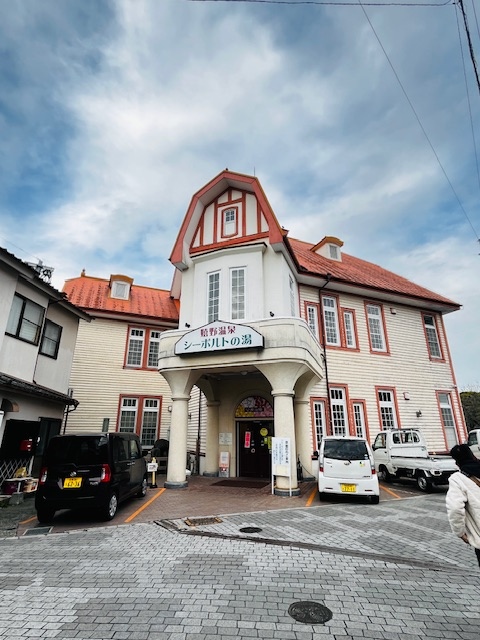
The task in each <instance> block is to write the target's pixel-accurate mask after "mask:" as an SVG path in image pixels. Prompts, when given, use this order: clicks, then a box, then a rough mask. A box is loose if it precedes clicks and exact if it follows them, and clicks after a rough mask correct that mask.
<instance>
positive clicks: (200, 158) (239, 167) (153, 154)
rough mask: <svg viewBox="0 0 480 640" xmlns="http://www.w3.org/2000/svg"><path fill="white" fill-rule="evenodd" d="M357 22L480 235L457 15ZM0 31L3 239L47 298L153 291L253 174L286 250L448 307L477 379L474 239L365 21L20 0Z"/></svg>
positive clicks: (464, 366) (231, 7) (286, 11)
mask: <svg viewBox="0 0 480 640" xmlns="http://www.w3.org/2000/svg"><path fill="white" fill-rule="evenodd" d="M448 9H450V8H448ZM366 11H367V13H368V15H369V17H370V20H371V22H372V24H373V26H374V27H375V30H376V31H377V34H378V35H379V37H380V39H381V41H382V44H383V45H384V47H385V50H386V51H387V53H388V55H389V57H390V60H391V61H392V63H393V64H394V66H395V69H396V71H397V73H398V75H399V77H400V79H401V81H402V84H403V87H404V88H405V91H406V92H407V93H408V95H409V97H410V99H411V100H412V101H413V103H414V104H415V108H416V111H417V113H418V114H419V117H420V118H421V120H422V123H423V125H424V127H425V130H426V132H427V134H428V136H429V138H430V140H431V141H432V142H433V144H434V146H435V149H436V151H437V152H438V155H439V157H440V159H441V161H442V164H443V166H444V167H445V169H446V171H447V172H448V175H449V177H450V178H451V180H452V182H453V184H455V187H456V189H457V190H458V193H459V195H460V197H461V200H462V202H463V203H464V205H465V206H466V207H467V210H468V211H469V212H470V211H472V210H473V211H475V213H476V215H475V216H474V219H473V222H474V224H476V225H477V226H478V225H479V218H478V211H477V209H474V208H473V207H474V204H472V203H475V202H478V180H477V177H476V176H475V167H474V162H473V160H472V157H473V156H472V140H471V131H470V125H469V120H468V111H467V107H466V99H465V89H464V86H463V69H462V66H461V61H460V57H459V50H458V35H457V27H456V23H455V21H454V20H453V16H452V12H451V11H449V12H448V13H447V11H445V10H442V9H435V8H431V9H428V8H415V9H413V8H400V7H396V8H392V7H383V8H380V7H377V8H373V7H367V8H366ZM3 18H4V19H3V25H0V38H1V41H2V46H3V50H4V51H5V52H6V56H5V58H4V59H5V60H8V64H4V65H3V66H2V64H1V63H0V88H2V89H3V91H2V94H3V96H5V97H4V98H3V102H2V101H0V135H2V139H3V141H4V142H3V145H2V146H3V148H4V149H5V151H6V152H7V155H8V160H6V159H5V155H4V156H3V161H2V159H0V216H1V217H0V221H1V227H0V237H1V238H0V244H5V243H4V241H3V238H6V239H7V240H8V241H9V242H10V243H11V244H10V245H6V246H7V248H9V249H10V250H13V251H14V253H16V254H17V255H19V257H25V258H27V259H31V256H32V254H33V255H36V256H39V257H40V258H42V259H43V260H44V262H46V263H48V264H49V265H53V266H55V268H56V271H55V275H54V278H55V280H54V283H55V285H56V286H59V287H61V286H62V283H63V280H65V279H66V278H70V277H74V276H76V275H78V274H79V273H80V271H81V269H82V268H86V270H87V273H89V274H91V275H97V276H99V277H108V276H109V275H110V273H114V272H123V273H126V274H128V275H131V276H132V277H134V278H135V282H137V283H138V284H145V285H152V286H161V287H165V288H168V287H169V286H170V283H171V278H172V275H173V270H172V267H171V265H170V264H169V262H168V256H169V255H170V251H171V248H172V246H173V242H174V240H175V238H176V235H177V232H178V228H179V225H180V222H181V220H182V218H183V215H184V213H185V211H186V209H187V207H188V204H189V201H190V198H191V196H192V195H193V193H194V192H195V191H196V190H197V189H199V188H200V187H202V186H203V185H204V184H205V183H206V182H208V181H209V180H210V179H211V178H212V177H214V176H215V175H217V174H218V173H219V172H220V171H221V170H222V169H223V168H225V167H228V168H230V169H232V170H234V171H240V172H243V173H250V174H253V173H254V172H255V173H256V175H257V176H258V177H259V179H260V180H261V182H262V186H263V187H264V190H265V192H266V195H267V197H268V199H269V200H270V202H271V204H272V206H273V208H274V211H275V213H276V215H277V217H278V219H279V221H280V223H281V224H282V225H284V226H285V227H286V228H288V229H290V233H291V235H292V236H294V237H298V238H301V239H314V240H320V239H321V238H322V237H323V236H324V235H337V236H339V237H340V238H341V239H342V240H344V241H345V247H344V248H345V251H347V252H348V253H352V254H354V255H358V256H359V257H362V258H364V259H367V260H370V261H372V262H376V263H378V264H381V265H382V266H385V267H386V268H389V269H392V270H394V271H397V272H399V273H401V274H402V275H405V276H407V277H411V279H413V280H415V281H417V282H419V284H423V285H425V286H429V287H430V288H432V289H434V290H436V291H439V292H440V293H442V294H444V295H446V296H449V297H452V298H454V299H455V300H458V301H459V302H461V303H463V304H464V308H463V310H462V311H461V312H459V313H456V314H452V316H451V317H448V318H447V326H448V328H449V329H450V327H451V329H450V340H451V343H452V352H453V356H454V360H455V363H456V365H457V370H458V371H459V379H461V382H462V383H463V384H468V383H469V382H471V381H472V379H474V380H477V379H478V378H480V374H478V375H477V374H476V364H475V362H474V360H475V358H474V354H477V355H478V354H479V353H480V344H479V341H478V339H477V337H476V333H475V330H474V325H475V320H476V317H477V315H478V313H480V303H479V300H478V296H477V295H476V284H475V281H476V279H475V274H476V269H477V260H478V256H477V253H478V247H477V246H475V234H474V233H473V232H472V230H471V228H469V224H468V223H467V221H466V219H465V216H464V215H463V212H462V211H461V208H460V207H459V205H458V202H457V201H456V198H455V196H454V195H453V194H452V191H451V189H450V187H449V185H448V183H447V181H446V180H445V177H444V175H443V173H442V170H441V169H440V167H439V164H438V162H437V160H436V158H435V156H434V154H433V153H432V150H431V149H430V147H429V144H428V142H427V141H426V139H425V136H424V134H423V133H422V131H421V129H420V127H419V126H418V123H417V121H416V118H415V116H414V114H413V112H412V110H411V109H410V107H409V105H408V102H407V100H406V98H405V95H404V93H403V91H402V89H401V87H400V86H399V84H398V82H397V80H396V78H395V76H394V74H393V72H392V70H391V68H390V66H389V63H388V61H387V60H386V58H385V56H384V54H383V52H382V51H381V48H380V46H379V44H378V42H377V40H376V38H375V36H374V34H373V31H372V29H371V28H370V26H369V24H368V22H367V21H366V19H365V17H364V15H363V12H362V9H361V8H360V7H330V8H328V9H324V8H320V7H312V6H306V5H299V6H297V7H295V6H293V5H288V6H283V7H281V6H278V5H263V6H261V5H254V4H253V3H245V4H242V3H194V2H186V1H182V0H162V1H161V2H157V1H154V0H152V1H150V0H136V1H135V2H132V1H130V0H118V1H117V2H111V3H101V4H97V3H95V2H82V1H81V0H72V1H71V2H69V3H60V4H59V3H58V2H52V1H49V0H44V2H42V3H38V4H32V3H29V2H22V1H21V0H20V1H19V2H17V3H15V4H13V5H11V6H10V5H9V11H8V12H5V15H4V17H3ZM473 117H474V121H475V123H476V124H477V125H478V123H479V109H478V104H475V105H474V109H473ZM477 129H478V126H477ZM19 218H21V219H22V220H23V221H24V222H23V224H22V225H18V219H19ZM26 229H27V230H28V231H27V232H26ZM14 247H21V248H22V249H23V250H24V252H25V255H23V254H22V252H20V251H18V250H17V249H15V248H14Z"/></svg>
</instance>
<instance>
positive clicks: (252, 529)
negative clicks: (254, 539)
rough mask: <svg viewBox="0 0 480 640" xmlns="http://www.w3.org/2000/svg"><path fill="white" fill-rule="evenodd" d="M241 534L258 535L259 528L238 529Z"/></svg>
mask: <svg viewBox="0 0 480 640" xmlns="http://www.w3.org/2000/svg"><path fill="white" fill-rule="evenodd" d="M240 531H241V532H242V533H260V531H261V529H260V527H242V528H241V529H240Z"/></svg>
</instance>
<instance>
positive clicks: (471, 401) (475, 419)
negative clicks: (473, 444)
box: [460, 391, 480, 431]
mask: <svg viewBox="0 0 480 640" xmlns="http://www.w3.org/2000/svg"><path fill="white" fill-rule="evenodd" d="M460 400H461V401H462V407H463V413H464V415H465V422H466V423H467V429H468V430H469V431H470V430H471V429H479V428H480V393H478V392H477V391H462V392H461V393H460Z"/></svg>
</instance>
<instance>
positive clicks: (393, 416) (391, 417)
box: [375, 387, 401, 431]
mask: <svg viewBox="0 0 480 640" xmlns="http://www.w3.org/2000/svg"><path fill="white" fill-rule="evenodd" d="M375 391H376V395H377V408H378V418H379V424H380V429H381V430H382V431H386V430H387V429H400V427H401V425H400V415H399V413H398V402H397V394H396V391H395V389H394V388H393V387H375Z"/></svg>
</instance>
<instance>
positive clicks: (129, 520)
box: [125, 487, 165, 522]
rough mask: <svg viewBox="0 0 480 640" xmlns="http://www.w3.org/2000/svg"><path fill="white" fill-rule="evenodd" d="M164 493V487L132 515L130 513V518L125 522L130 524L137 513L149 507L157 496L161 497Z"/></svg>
mask: <svg viewBox="0 0 480 640" xmlns="http://www.w3.org/2000/svg"><path fill="white" fill-rule="evenodd" d="M164 491H165V487H163V489H160V491H157V493H156V494H155V495H154V496H153V497H152V498H150V500H149V501H148V502H145V503H144V504H142V506H141V507H140V509H137V510H136V511H135V512H134V513H132V515H131V516H128V518H127V519H126V520H125V522H131V521H132V520H133V519H134V518H136V517H137V516H138V514H139V513H141V512H142V511H143V510H144V509H146V508H147V507H148V506H150V505H151V504H152V502H153V501H154V500H156V499H157V498H158V497H159V496H161V495H162V493H163V492H164Z"/></svg>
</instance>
